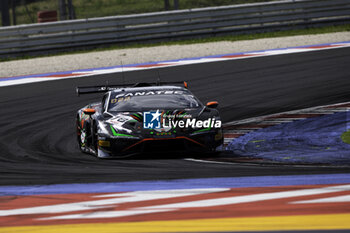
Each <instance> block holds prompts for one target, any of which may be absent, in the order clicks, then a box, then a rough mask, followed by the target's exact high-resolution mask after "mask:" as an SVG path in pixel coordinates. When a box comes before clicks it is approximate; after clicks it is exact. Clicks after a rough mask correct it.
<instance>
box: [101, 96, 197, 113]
mask: <svg viewBox="0 0 350 233" xmlns="http://www.w3.org/2000/svg"><path fill="white" fill-rule="evenodd" d="M200 106H201V104H200V102H199V101H198V100H197V99H196V98H195V97H194V96H193V95H189V94H182V95H177V94H171V95H169V94H157V95H142V96H127V95H125V96H119V97H118V96H115V95H114V96H113V95H112V96H111V98H110V103H109V107H108V109H109V111H111V112H132V111H145V110H153V109H167V110H174V109H193V108H198V107H200Z"/></svg>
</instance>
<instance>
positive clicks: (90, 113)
mask: <svg viewBox="0 0 350 233" xmlns="http://www.w3.org/2000/svg"><path fill="white" fill-rule="evenodd" d="M83 112H84V113H85V114H86V115H89V116H91V115H93V114H95V112H96V110H95V109H93V108H85V109H84V110H83Z"/></svg>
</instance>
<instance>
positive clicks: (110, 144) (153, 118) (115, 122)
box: [76, 82, 223, 159]
mask: <svg viewBox="0 0 350 233" xmlns="http://www.w3.org/2000/svg"><path fill="white" fill-rule="evenodd" d="M179 84H181V86H179ZM76 91H77V94H78V95H81V94H89V93H104V95H103V97H102V100H101V101H99V102H96V103H90V104H88V105H86V106H85V107H83V108H81V109H79V110H78V112H77V118H76V132H77V140H78V144H79V148H80V150H81V151H82V152H84V153H88V154H92V155H95V156H97V157H99V158H119V159H122V158H127V157H130V156H133V155H137V154H144V153H171V152H193V153H213V152H216V150H217V148H218V147H220V146H221V145H222V143H223V134H222V128H221V120H220V115H219V112H218V110H217V109H216V107H217V106H218V102H216V101H211V102H208V103H207V104H206V105H203V104H202V103H201V102H200V101H199V100H198V99H197V98H196V97H195V96H194V95H193V94H192V93H191V92H190V91H189V90H188V88H187V83H186V82H181V83H178V82H176V83H169V82H168V83H164V82H163V83H161V82H156V83H136V84H126V85H109V86H91V87H77V88H76Z"/></svg>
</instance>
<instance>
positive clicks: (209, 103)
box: [207, 101, 219, 108]
mask: <svg viewBox="0 0 350 233" xmlns="http://www.w3.org/2000/svg"><path fill="white" fill-rule="evenodd" d="M218 105H219V103H218V102H217V101H210V102H208V103H207V107H208V108H217V106H218Z"/></svg>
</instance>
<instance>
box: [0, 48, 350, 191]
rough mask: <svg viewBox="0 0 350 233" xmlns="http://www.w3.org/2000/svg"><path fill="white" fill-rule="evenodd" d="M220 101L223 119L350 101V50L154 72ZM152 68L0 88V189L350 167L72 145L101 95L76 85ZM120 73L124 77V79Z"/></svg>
mask: <svg viewBox="0 0 350 233" xmlns="http://www.w3.org/2000/svg"><path fill="white" fill-rule="evenodd" d="M157 70H158V71H159V74H160V76H161V77H162V80H163V81H181V80H187V81H189V86H190V89H191V90H192V92H193V93H194V94H195V95H196V96H198V97H199V98H200V99H201V100H202V101H203V102H207V101H210V100H217V101H219V103H220V107H219V110H220V112H221V115H222V118H223V121H224V122H228V121H232V120H238V119H244V118H247V117H254V116H258V115H265V114H270V113H277V112H282V111H287V110H294V109H300V108H306V107H312V106H318V105H324V104H333V103H338V102H345V101H350V92H349V86H350V48H341V49H330V50H323V51H316V52H307V53H298V54H288V55H276V56H268V57H259V58H249V59H242V60H232V61H223V62H212V63H204V64H197V65H196V64H195V65H186V66H177V67H169V68H160V69H157ZM157 70H156V69H151V70H143V71H133V72H125V73H124V74H120V73H118V74H108V75H99V76H91V77H84V78H77V79H66V80H60V81H50V82H41V83H32V84H26V85H18V86H9V87H2V88H0V113H1V114H0V168H1V169H0V185H30V184H56V183H88V182H120V181H138V180H165V179H182V178H204V177H238V176H259V175H293V174H298V175H300V174H321V173H344V172H349V171H350V170H349V168H339V167H338V168H332V167H317V166H314V167H313V166H311V167H293V166H272V165H264V166H262V165H246V164H210V163H197V162H193V161H186V160H183V159H182V158H188V157H193V156H192V155H191V154H187V155H186V154H185V155H180V156H173V155H172V156H169V155H168V154H162V155H160V156H157V157H154V156H150V157H145V156H144V157H141V158H138V159H129V160H121V161H119V160H100V159H97V158H95V157H93V156H89V155H86V154H82V153H81V152H80V151H79V149H78V146H77V143H76V136H75V113H76V110H77V109H79V108H81V107H82V106H84V105H85V104H87V103H89V102H92V101H96V100H99V99H100V95H85V96H80V97H77V96H76V95H75V87H76V86H86V85H99V84H105V83H106V81H108V82H109V83H111V84H112V83H113V84H114V83H115V84H117V83H122V80H123V79H124V80H125V82H128V83H132V82H147V81H155V80H156V79H157V77H158V74H157ZM123 76H124V78H123Z"/></svg>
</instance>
